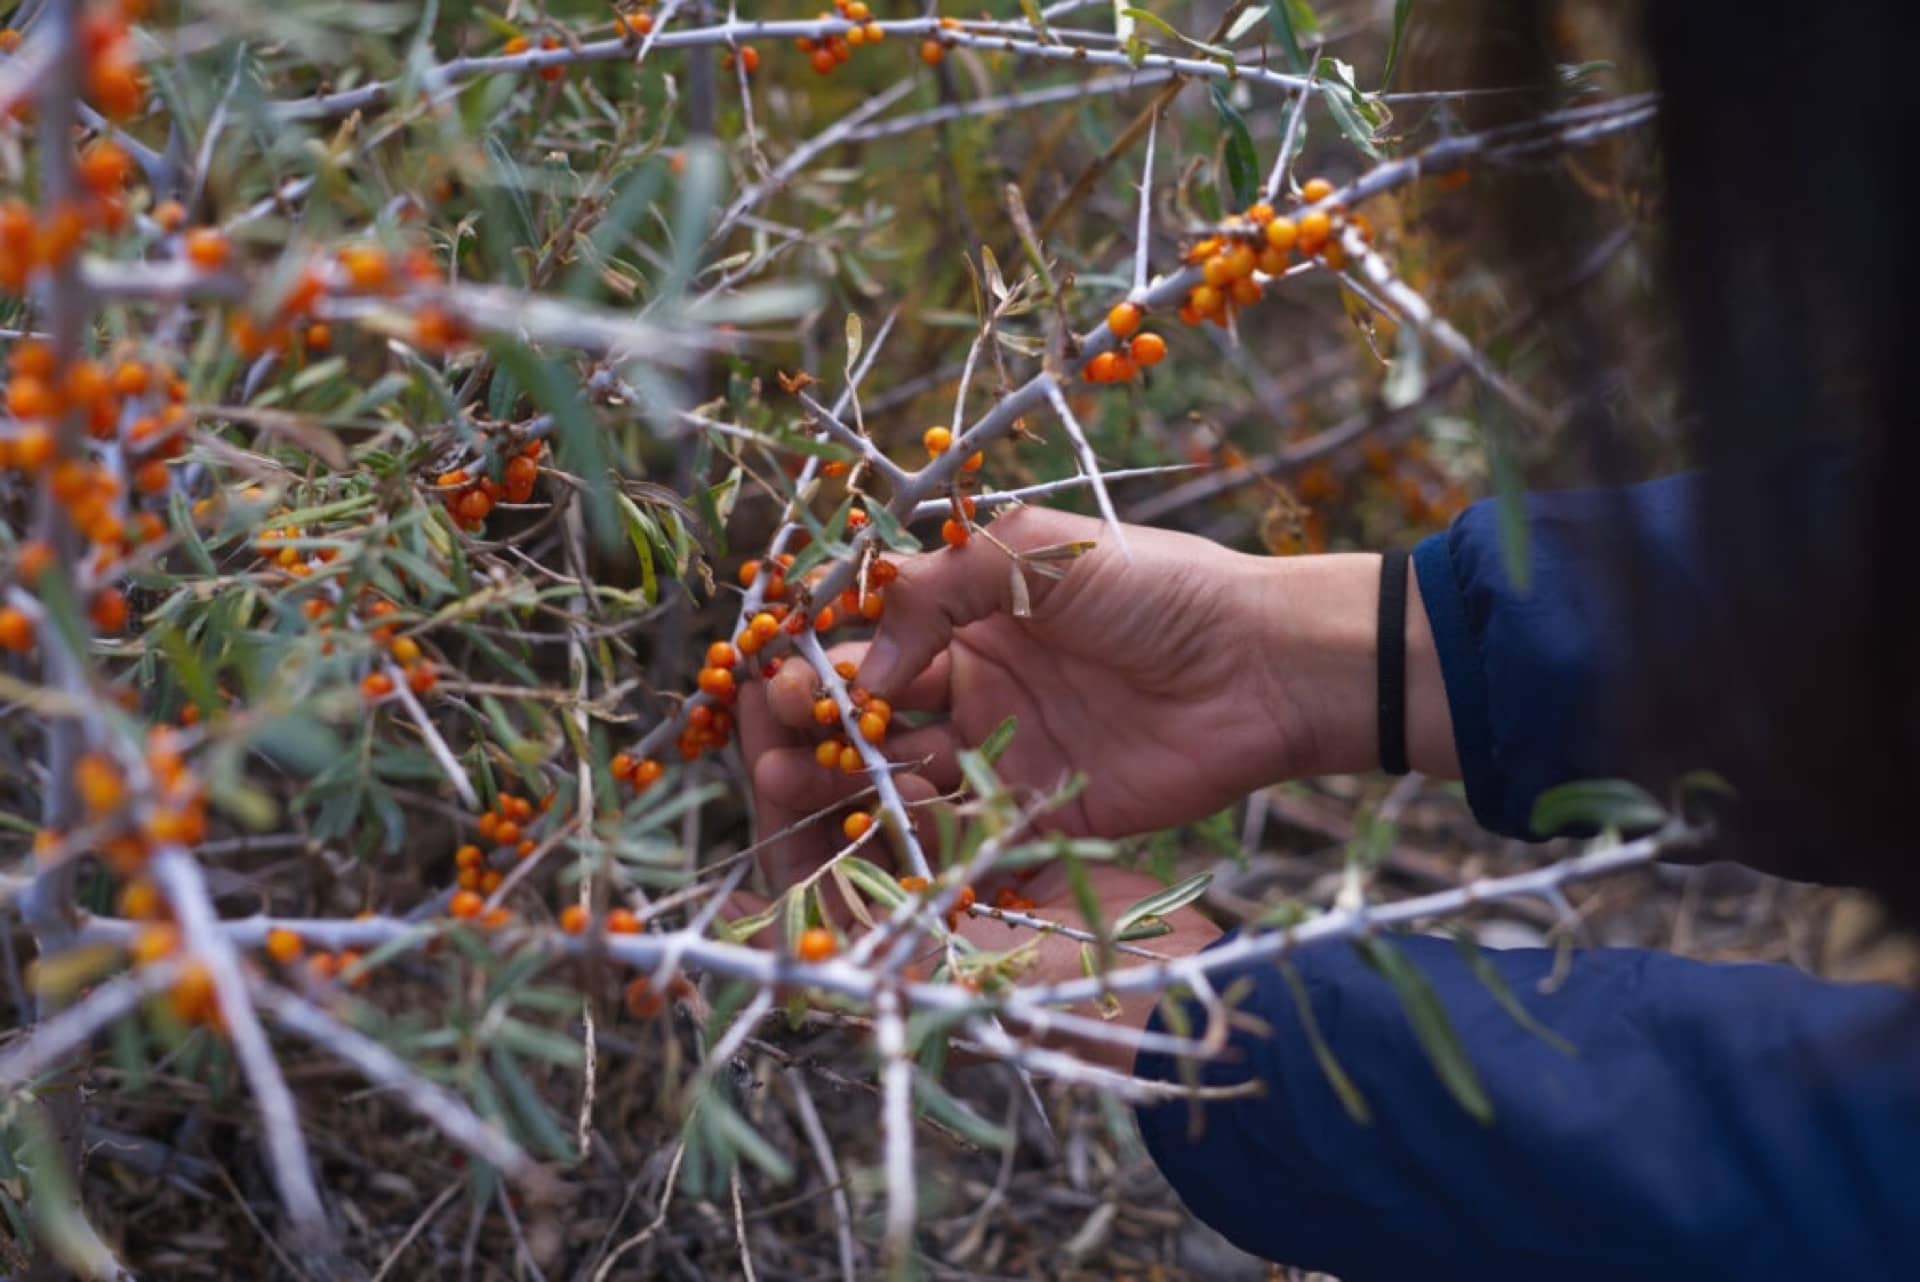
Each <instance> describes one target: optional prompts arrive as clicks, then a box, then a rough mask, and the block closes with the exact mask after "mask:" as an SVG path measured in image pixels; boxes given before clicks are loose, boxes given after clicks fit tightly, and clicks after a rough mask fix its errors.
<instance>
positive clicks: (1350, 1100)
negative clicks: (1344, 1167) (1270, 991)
mask: <svg viewBox="0 0 1920 1282" xmlns="http://www.w3.org/2000/svg"><path fill="white" fill-rule="evenodd" d="M1280 974H1281V975H1282V976H1284V977H1285V979H1286V981H1287V990H1288V991H1289V992H1291V993H1292V994H1293V1009H1294V1011H1295V1012H1296V1013H1297V1014H1298V1015H1299V1017H1300V1031H1301V1032H1303V1033H1305V1034H1306V1035H1307V1046H1308V1047H1309V1048H1310V1049H1311V1050H1312V1051H1313V1058H1314V1060H1315V1062H1317V1063H1318V1064H1319V1065H1320V1073H1321V1075H1322V1076H1324V1077H1325V1078H1326V1079H1327V1085H1328V1086H1330V1087H1332V1088H1333V1093H1334V1094H1335V1095H1337V1096H1339V1097H1340V1106H1341V1107H1342V1108H1344V1109H1346V1110H1347V1116H1348V1117H1351V1118H1352V1119H1353V1120H1354V1121H1356V1122H1358V1123H1359V1124H1360V1125H1362V1126H1371V1125H1372V1124H1373V1111H1372V1110H1371V1109H1369V1108H1368V1107H1367V1097H1366V1096H1364V1095H1362V1094H1361V1093H1360V1088H1359V1087H1358V1086H1355V1085H1354V1084H1353V1079H1352V1078H1351V1077H1348V1076H1347V1070H1346V1069H1344V1068H1342V1067H1340V1061H1339V1060H1338V1059H1337V1058H1335V1056H1334V1053H1333V1047H1332V1046H1329V1045H1328V1044H1327V1035H1326V1034H1325V1033H1323V1032H1321V1031H1320V1019H1319V1017H1318V1016H1317V1015H1315V1014H1314V1013H1313V1001H1312V999H1311V998H1310V997H1308V995H1307V986H1306V983H1305V982H1304V981H1303V980H1302V979H1301V978H1300V972H1299V970H1297V969H1296V968H1295V967H1294V964H1293V963H1292V962H1290V961H1287V960H1286V959H1284V958H1282V959H1281V962H1280Z"/></svg>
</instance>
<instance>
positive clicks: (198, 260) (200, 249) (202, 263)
mask: <svg viewBox="0 0 1920 1282" xmlns="http://www.w3.org/2000/svg"><path fill="white" fill-rule="evenodd" d="M182 248H183V249H185V250H186V255H187V261H188V262H190V263H192V264H193V265H194V266H195V267H197V268H199V269H200V270H201V271H203V272H217V271H219V270H220V269H221V268H223V267H225V266H226V265H227V262H228V260H229V259H231V258H232V256H233V246H232V245H231V244H230V243H229V242H228V240H227V237H226V234H225V233H224V232H222V231H221V230H220V229H219V228H217V227H195V228H194V229H193V230H192V231H190V232H188V233H187V235H186V239H185V241H184V243H183V244H182Z"/></svg>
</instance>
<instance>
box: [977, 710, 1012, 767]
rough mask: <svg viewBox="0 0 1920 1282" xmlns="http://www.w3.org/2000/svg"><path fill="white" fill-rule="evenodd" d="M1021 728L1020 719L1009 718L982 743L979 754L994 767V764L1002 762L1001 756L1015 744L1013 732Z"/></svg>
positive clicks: (995, 728)
mask: <svg viewBox="0 0 1920 1282" xmlns="http://www.w3.org/2000/svg"><path fill="white" fill-rule="evenodd" d="M1019 728H1020V719H1019V718H1018V717H1008V718H1007V719H1006V720H1005V721H1002V722H1001V723H1000V724H999V725H997V726H995V727H994V728H993V730H992V732H991V733H989V734H988V735H987V737H986V738H985V739H982V740H981V741H980V748H979V752H980V755H981V756H983V757H985V758H986V759H987V764H988V765H992V764H993V763H994V762H996V761H998V760H1000V754H1001V753H1003V752H1005V751H1006V750H1007V745H1008V744H1010V743H1012V742H1013V732H1014V731H1015V730H1017V729H1019Z"/></svg>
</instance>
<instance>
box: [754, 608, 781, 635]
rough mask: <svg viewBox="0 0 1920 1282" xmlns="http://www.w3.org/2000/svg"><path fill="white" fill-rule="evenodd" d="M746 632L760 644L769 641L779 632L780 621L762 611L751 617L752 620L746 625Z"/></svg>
mask: <svg viewBox="0 0 1920 1282" xmlns="http://www.w3.org/2000/svg"><path fill="white" fill-rule="evenodd" d="M747 630H748V631H749V632H752V633H753V634H754V635H755V636H757V637H759V638H760V640H761V641H762V642H766V641H771V640H773V638H774V637H775V636H776V635H777V634H778V633H779V631H780V620H779V619H777V618H775V617H774V616H773V615H772V614H769V613H768V612H767V611H765V610H762V611H761V612H760V613H758V614H756V615H754V616H753V620H752V621H751V622H750V623H748V624H747Z"/></svg>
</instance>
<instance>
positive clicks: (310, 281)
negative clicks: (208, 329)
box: [182, 228, 467, 360]
mask: <svg viewBox="0 0 1920 1282" xmlns="http://www.w3.org/2000/svg"><path fill="white" fill-rule="evenodd" d="M182 251H183V252H184V253H185V254H186V256H187V261H189V262H190V263H192V264H193V265H194V266H195V267H196V268H198V269H199V270H201V271H209V272H211V271H219V270H221V269H223V268H224V267H226V266H227V265H228V263H229V262H230V261H231V259H232V248H231V246H230V245H229V244H228V242H227V240H226V237H225V236H224V235H223V234H222V233H220V232H219V231H217V230H215V229H213V228H197V229H195V230H194V231H190V232H188V233H187V234H186V235H185V236H184V237H182ZM439 279H440V265H439V264H438V263H436V262H435V261H434V258H433V255H432V253H430V252H429V251H428V250H427V249H426V248H425V247H424V246H420V245H414V246H411V247H409V248H407V249H405V250H403V251H400V252H397V253H396V252H394V251H392V250H389V249H388V248H386V247H385V246H383V245H379V244H375V243H373V242H371V241H359V242H355V243H353V244H350V245H343V246H341V247H340V248H339V249H338V250H337V251H335V253H334V256H333V262H332V264H331V266H329V265H327V264H324V263H320V262H314V263H309V264H308V265H307V266H306V267H305V268H304V269H303V270H302V271H301V272H300V273H299V274H298V275H297V276H295V277H294V280H293V284H292V285H291V286H290V287H289V288H288V289H287V291H286V293H284V294H283V295H281V296H280V299H279V301H278V303H277V304H275V306H274V308H273V310H272V311H271V312H269V313H266V314H265V315H256V314H255V313H254V312H252V311H251V310H248V309H241V310H238V311H236V312H234V313H233V314H232V315H231V316H230V317H229V318H228V320H227V338H228V340H229V341H230V342H231V343H232V344H233V348H234V350H235V351H236V352H238V353H239V354H240V355H241V356H243V357H245V358H247V359H249V360H251V359H252V358H254V357H256V356H262V355H266V354H267V353H274V354H278V353H281V352H284V351H286V350H287V349H288V347H289V346H291V344H292V342H293V337H294V334H295V333H296V332H297V333H298V334H299V335H300V338H301V343H302V345H303V347H304V349H305V350H306V351H308V352H324V351H326V350H327V349H328V348H330V347H331V346H332V345H333V330H332V328H331V327H330V326H328V325H327V324H326V323H325V322H324V321H320V320H318V319H316V318H315V317H314V314H313V313H314V309H315V307H316V306H317V305H318V303H319V302H320V300H321V299H322V298H324V297H326V296H327V294H329V293H337V294H347V295H360V296H364V297H372V298H378V297H385V296H387V295H390V294H392V293H394V292H395V291H396V290H398V289H400V288H402V287H403V286H405V285H408V284H413V285H432V284H435V283H436V282H438V281H439ZM410 317H411V319H410V324H411V326H412V329H411V332H410V334H409V335H408V337H409V339H410V340H411V342H412V345H413V346H414V348H416V349H417V350H418V351H420V352H421V353H423V354H426V355H438V354H439V353H442V352H445V351H447V350H448V349H450V348H452V347H456V346H458V345H459V344H460V343H462V342H464V341H465V340H466V338H467V331H466V327H465V326H464V325H463V324H462V323H461V321H460V320H459V318H458V317H456V316H453V315H451V314H449V313H448V312H447V311H446V310H445V309H444V308H442V307H439V306H436V305H434V304H432V303H424V304H422V305H420V306H418V307H415V308H413V309H412V310H411V313H410Z"/></svg>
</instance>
